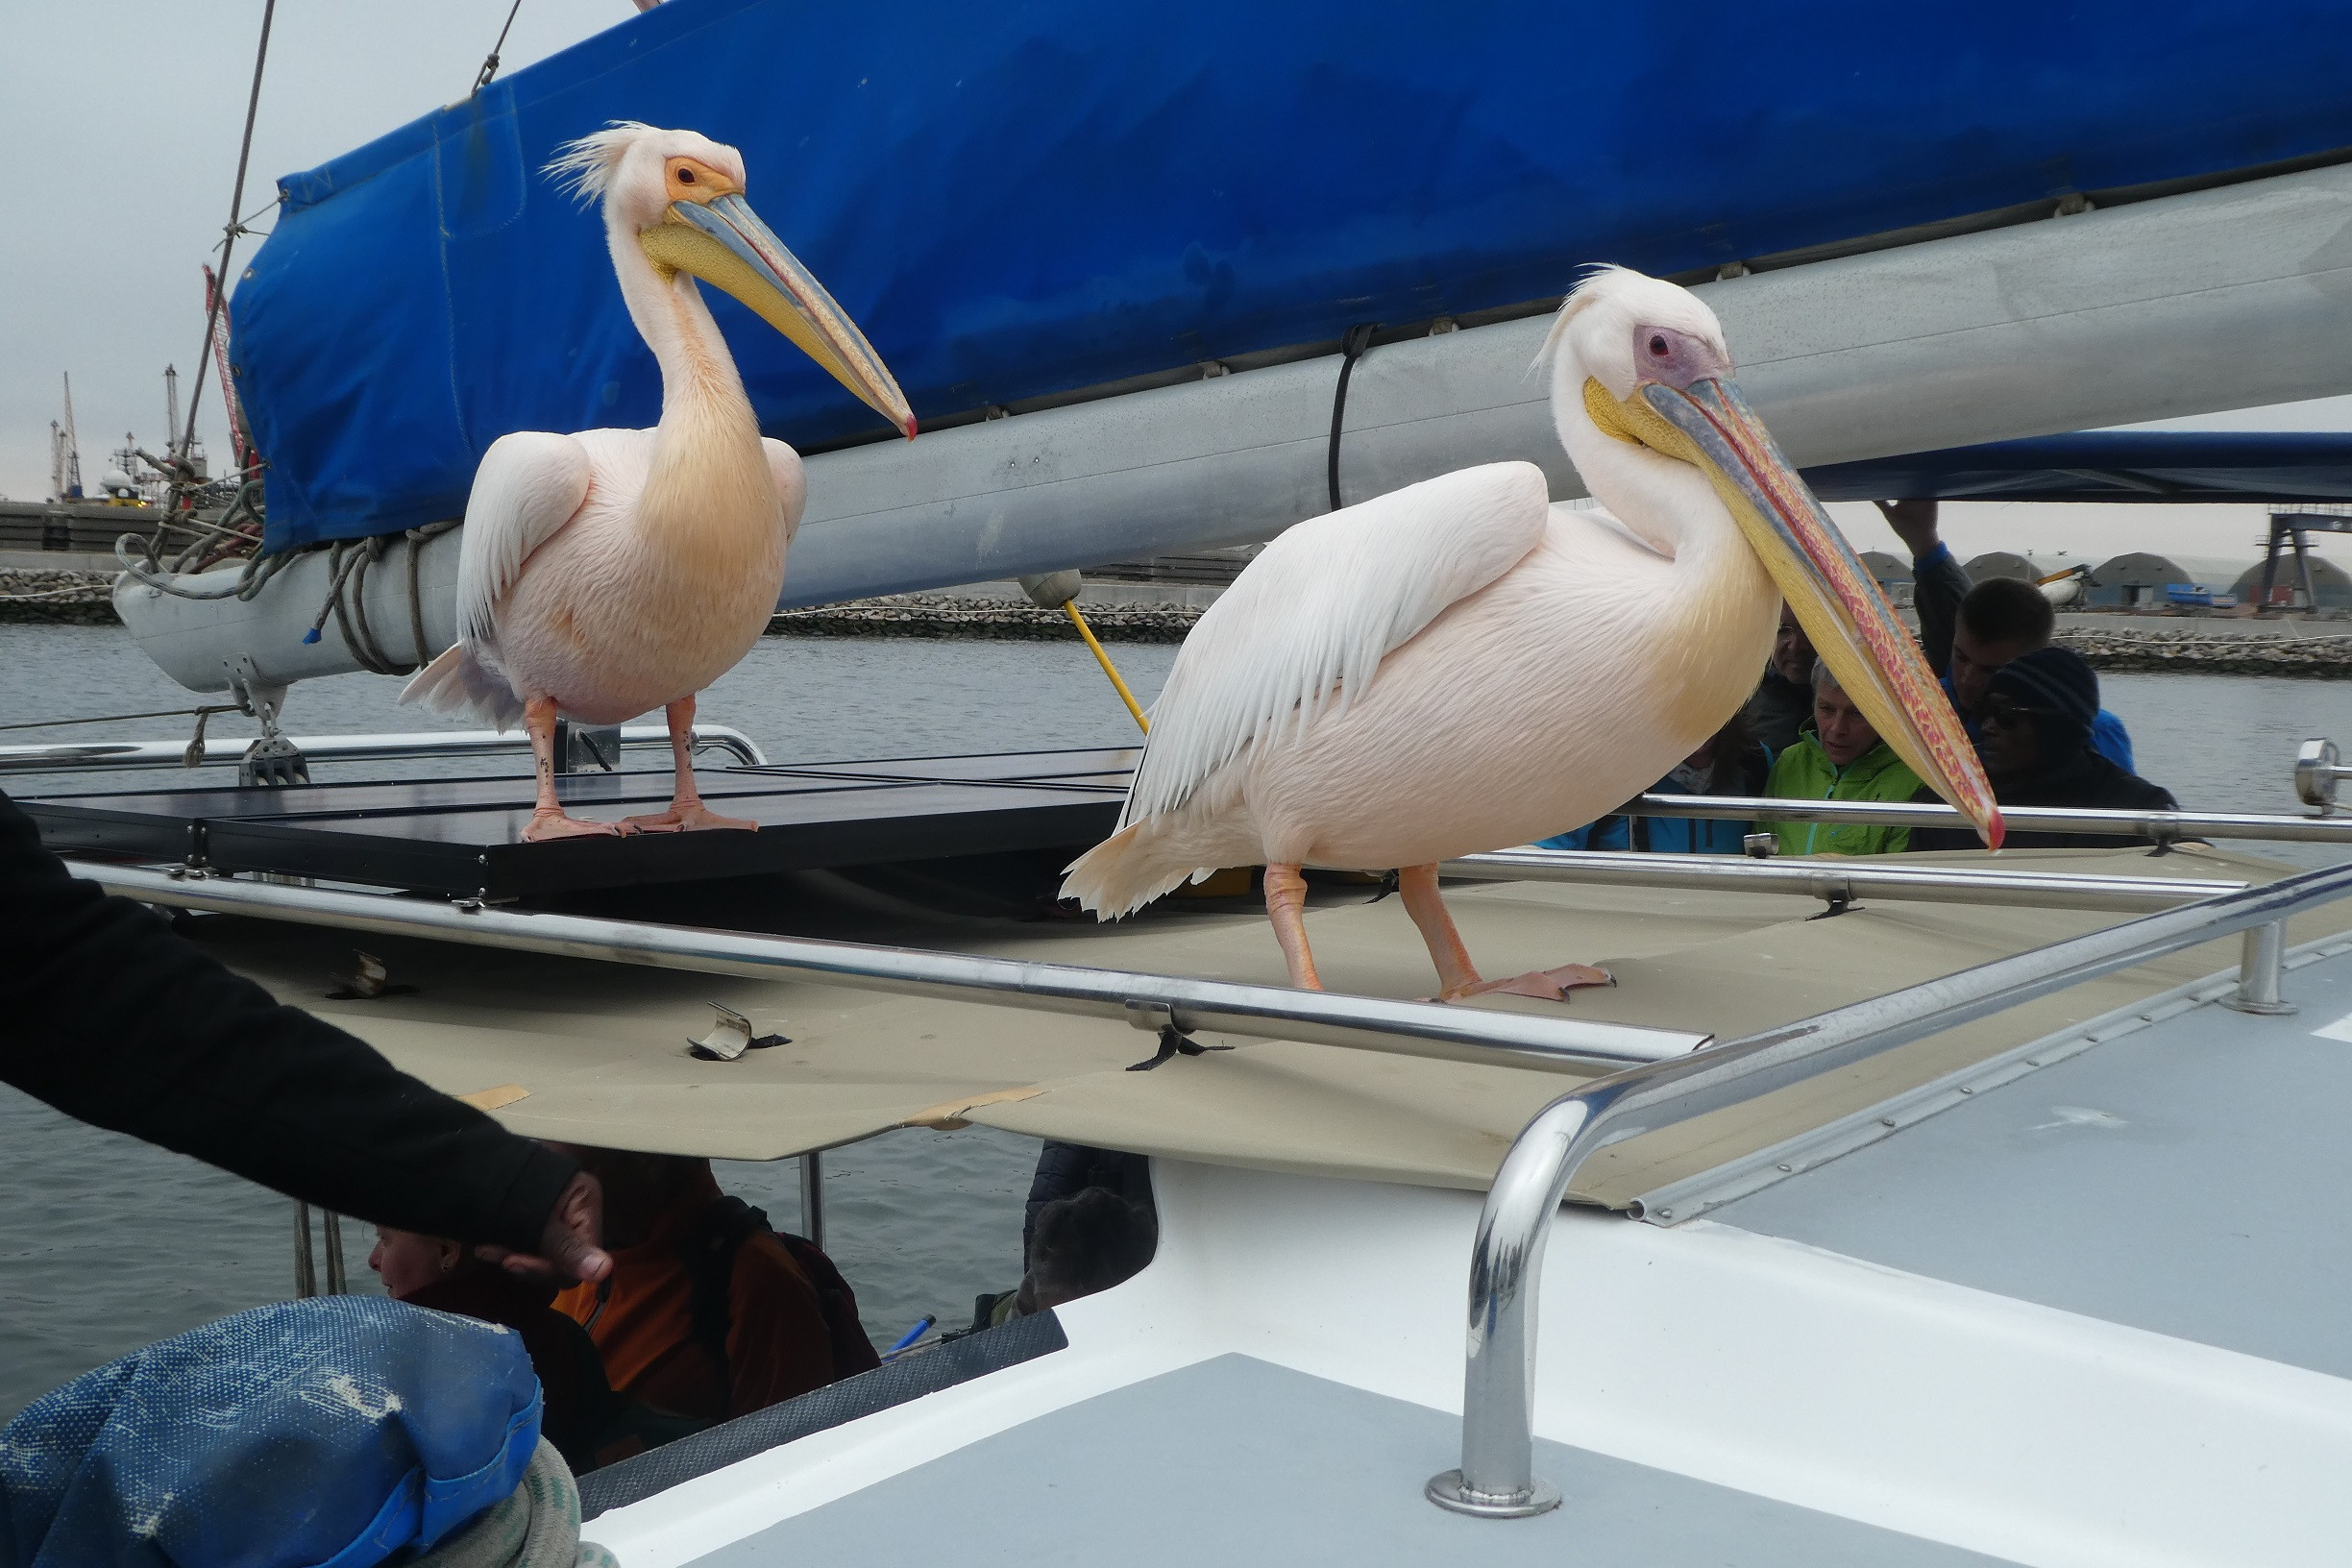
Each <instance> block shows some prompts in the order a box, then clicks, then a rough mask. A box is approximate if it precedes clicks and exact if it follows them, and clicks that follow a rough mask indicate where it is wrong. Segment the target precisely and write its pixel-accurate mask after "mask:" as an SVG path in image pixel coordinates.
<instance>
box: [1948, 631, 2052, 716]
mask: <svg viewBox="0 0 2352 1568" xmlns="http://www.w3.org/2000/svg"><path fill="white" fill-rule="evenodd" d="M2032 651H2033V645H2032V644H2031V643H2028V642H2027V641H2025V640H2024V639H2023V638H2021V637H2013V638H2011V639H2010V640H2009V641H2007V642H2005V643H1988V642H1986V641H1984V640H1983V639H1982V638H1980V637H1978V636H1977V635H1976V634H1975V633H1974V632H1972V631H1971V630H1969V628H1968V624H1967V623H1966V622H1963V623H1961V624H1960V625H1956V626H1954V627H1952V650H1951V683H1952V702H1953V705H1954V706H1956V707H1958V708H1959V710H1960V711H1961V712H1962V713H1965V714H1967V715H1969V716H1970V717H1972V718H1974V717H1976V716H1978V715H1980V714H1981V713H1982V712H1983V711H1984V700H1985V688H1986V687H1988V686H1990V685H1991V684H1992V683H1993V675H1994V672H1996V671H1997V670H1998V669H2000V667H2001V666H2002V665H2004V664H2007V663H2008V662H2009V661H2010V660H2012V659H2021V658H2023V657H2024V656H2025V655H2026V654H2028V653H2031V652H2032Z"/></svg>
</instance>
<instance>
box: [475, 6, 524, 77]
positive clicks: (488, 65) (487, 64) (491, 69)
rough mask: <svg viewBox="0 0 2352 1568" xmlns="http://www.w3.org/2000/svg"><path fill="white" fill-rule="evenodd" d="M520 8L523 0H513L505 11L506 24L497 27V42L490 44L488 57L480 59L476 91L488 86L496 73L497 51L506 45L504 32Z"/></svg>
mask: <svg viewBox="0 0 2352 1568" xmlns="http://www.w3.org/2000/svg"><path fill="white" fill-rule="evenodd" d="M522 9H523V0H514V5H513V6H512V7H511V8H510V9H509V10H508V11H507V12H506V26H505V27H502V28H500V29H499V36H498V42H496V43H494V44H492V45H491V46H490V58H489V59H487V60H485V61H482V68H481V75H479V76H478V77H476V78H475V79H474V90H475V91H476V92H479V91H481V89H482V88H484V87H486V86H489V85H490V79H491V78H492V77H494V76H496V75H498V68H499V51H500V50H502V49H503V48H505V47H506V34H507V32H508V30H509V29H511V28H512V27H513V26H514V19H515V12H519V11H521V10H522Z"/></svg>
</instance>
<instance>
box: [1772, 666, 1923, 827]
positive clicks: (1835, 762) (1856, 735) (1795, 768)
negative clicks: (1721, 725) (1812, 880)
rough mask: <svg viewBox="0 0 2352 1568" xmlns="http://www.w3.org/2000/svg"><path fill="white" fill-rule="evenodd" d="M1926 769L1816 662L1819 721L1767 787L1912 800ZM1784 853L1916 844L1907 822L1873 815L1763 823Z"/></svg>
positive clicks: (1776, 791)
mask: <svg viewBox="0 0 2352 1568" xmlns="http://www.w3.org/2000/svg"><path fill="white" fill-rule="evenodd" d="M1921 787H1922V786H1921V784H1920V778H1919V775H1918V774H1917V773H1915V772H1912V771H1911V770H1910V769H1909V768H1908V767H1906V766H1905V765H1904V763H1903V760H1902V759H1901V758H1900V757H1898V756H1897V755H1896V754H1895V748H1894V747H1890V746H1888V745H1887V744H1886V743H1885V742H1884V741H1882V740H1880V739H1879V738H1878V732H1877V731H1876V730H1874V729H1873V728H1872V727H1871V722H1870V721H1869V720H1868V719H1865V718H1863V717H1862V710H1861V709H1860V708H1857V707H1855V706H1854V704H1853V699H1852V698H1850V697H1848V696H1847V695H1846V692H1845V689H1844V688H1843V687H1841V686H1839V685H1838V683H1837V677H1835V676H1834V675H1832V674H1829V667H1828V666H1827V665H1825V664H1821V663H1816V664H1815V665H1814V666H1813V723H1812V725H1811V726H1810V727H1809V728H1807V729H1806V730H1805V731H1804V733H1802V734H1801V735H1800V736H1798V738H1797V744H1796V745H1795V746H1792V747H1789V748H1788V749H1787V750H1785V751H1783V752H1781V753H1780V755H1779V756H1778V757H1777V758H1776V759H1775V760H1774V762H1773V766H1772V773H1771V774H1770V776H1768V777H1767V778H1766V779H1765V781H1764V793H1765V794H1766V795H1768V796H1775V797H1776V798H1778V799H1782V800H1909V799H1911V798H1912V797H1914V796H1917V795H1918V794H1919V793H1920V790H1921ZM1758 825H1759V826H1762V827H1764V828H1766V829H1767V830H1769V831H1770V832H1771V833H1772V834H1773V836H1774V837H1776V838H1777V839H1778V840H1779V841H1780V853H1782V854H1784V855H1894V854H1900V853H1901V852H1902V851H1903V850H1905V849H1907V848H1909V847H1910V846H1911V830H1910V829H1909V828H1907V827H1881V826H1877V825H1875V824H1873V823H1869V822H1763V823H1759V824H1758Z"/></svg>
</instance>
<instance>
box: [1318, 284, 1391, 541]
mask: <svg viewBox="0 0 2352 1568" xmlns="http://www.w3.org/2000/svg"><path fill="white" fill-rule="evenodd" d="M1379 330H1380V326H1379V323H1377V322H1369V321H1367V322H1362V323H1360V324H1359V325H1357V326H1354V327H1350V328H1349V329H1348V330H1347V335H1346V336H1345V337H1343V338H1341V339H1340V340H1339V390H1338V392H1337V393H1336V394H1335V395H1334V396H1333V398H1332V433H1331V460H1330V463H1329V465H1328V478H1330V480H1331V509H1332V510H1333V511H1337V510H1338V509H1339V507H1340V505H1341V502H1340V500H1339V430H1340V428H1341V426H1342V425H1343V424H1344V423H1345V422H1346V419H1347V389H1348V379H1349V378H1350V377H1352V376H1354V375H1355V374H1356V361H1357V360H1359V359H1361V358H1362V357H1363V356H1364V351H1365V350H1367V349H1369V348H1371V347H1372V334H1373V333H1374V332H1375V331H1379Z"/></svg>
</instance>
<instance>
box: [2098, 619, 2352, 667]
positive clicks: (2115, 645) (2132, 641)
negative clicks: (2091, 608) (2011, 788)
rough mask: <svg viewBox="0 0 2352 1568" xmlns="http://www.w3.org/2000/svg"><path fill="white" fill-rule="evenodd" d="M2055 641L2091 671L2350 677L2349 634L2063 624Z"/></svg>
mask: <svg viewBox="0 0 2352 1568" xmlns="http://www.w3.org/2000/svg"><path fill="white" fill-rule="evenodd" d="M2057 641H2058V643H2059V645H2060V646H2061V647H2065V648H2070V649H2073V650H2074V651H2075V652H2077V653H2079V654H2081V655H2082V657H2083V662H2084V663H2086V664H2088V665H2090V666H2091V667H2092V668H2093V669H2095V670H2119V671H2127V672H2136V673H2161V672H2168V671H2171V672H2180V673H2185V674H2203V675H2298V676H2302V677H2305V678H2307V679H2318V680H2342V679H2344V678H2346V677H2352V634H2347V635H2344V636H2341V637H2307V636H2285V637H2265V636H2262V635H2259V634H2255V633H2219V634H2217V633H2213V632H2199V631H2197V630H2195V629H2193V628H2192V627H2181V628H2178V629H2174V628H2172V627H2167V628H2166V629H2164V630H2161V631H2159V630H2155V629H2153V628H2142V627H2136V626H2135V627H2132V628H2130V629H2128V630H2126V629H2123V628H2118V629H2116V630H2113V631H2110V630H2108V629H2106V628H2105V627H2091V626H2062V627H2060V628H2059V631H2058V637H2057Z"/></svg>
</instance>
